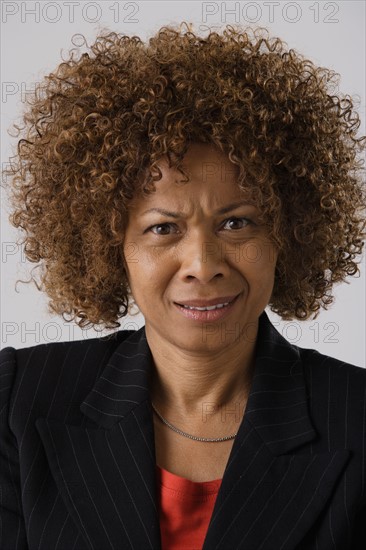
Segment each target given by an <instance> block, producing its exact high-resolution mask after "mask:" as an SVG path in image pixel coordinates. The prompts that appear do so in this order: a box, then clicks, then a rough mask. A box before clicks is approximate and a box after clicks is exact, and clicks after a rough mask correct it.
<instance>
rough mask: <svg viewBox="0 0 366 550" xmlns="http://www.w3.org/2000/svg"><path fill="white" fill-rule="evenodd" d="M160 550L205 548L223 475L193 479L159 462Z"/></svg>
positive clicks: (197, 549)
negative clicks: (215, 477)
mask: <svg viewBox="0 0 366 550" xmlns="http://www.w3.org/2000/svg"><path fill="white" fill-rule="evenodd" d="M156 475H157V481H158V499H159V514H160V532H161V550H202V546H203V541H204V539H205V536H206V532H207V529H208V524H209V522H210V519H211V516H212V511H213V507H214V504H215V501H216V497H217V493H218V492H219V489H220V485H221V481H222V479H214V480H212V481H201V482H196V481H191V480H190V479H186V478H184V477H180V476H177V475H175V474H172V473H171V472H168V470H164V468H160V466H158V465H156Z"/></svg>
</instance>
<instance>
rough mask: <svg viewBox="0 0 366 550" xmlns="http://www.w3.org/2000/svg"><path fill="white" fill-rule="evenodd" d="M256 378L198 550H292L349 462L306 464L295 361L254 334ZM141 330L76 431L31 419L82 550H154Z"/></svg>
mask: <svg viewBox="0 0 366 550" xmlns="http://www.w3.org/2000/svg"><path fill="white" fill-rule="evenodd" d="M258 342H259V343H258V346H257V352H256V365H255V374H254V379H253V383H252V387H251V390H250V394H249V398H248V403H247V408H246V411H245V415H244V418H243V421H242V423H241V425H240V428H239V431H238V435H237V437H236V438H235V441H234V445H233V447H232V450H231V453H230V457H229V460H228V463H227V466H226V469H225V473H224V476H223V480H222V484H221V487H220V490H219V493H218V496H217V499H216V502H215V507H214V510H213V514H212V517H211V521H210V524H209V528H208V531H207V534H206V538H205V542H204V546H203V550H213V549H222V550H224V549H227V548H233V549H239V548H243V550H244V549H245V550H251V549H253V550H254V549H255V550H259V549H261V550H273V548H276V550H280V549H281V550H282V549H283V550H290V549H291V550H293V549H295V547H296V545H298V544H299V542H300V541H301V539H303V538H304V536H305V534H306V533H307V531H308V530H309V529H310V528H311V526H312V524H313V523H314V522H315V520H316V518H317V517H318V516H319V514H320V513H321V511H322V509H323V507H324V505H325V503H326V501H327V500H328V499H329V497H330V495H331V492H332V490H333V488H334V485H335V484H336V482H337V479H338V478H339V476H340V475H341V473H342V470H343V469H344V467H345V465H346V463H347V461H348V459H349V456H350V452H349V451H347V450H345V449H341V450H335V451H331V452H327V453H321V454H312V452H311V445H310V444H309V443H310V442H311V441H312V440H313V439H314V438H315V437H316V436H317V433H316V431H315V429H314V427H313V425H312V423H311V419H310V416H309V411H308V404H307V392H306V385H305V379H304V376H303V371H302V363H301V360H300V356H299V353H298V351H297V348H295V347H294V346H291V345H290V344H289V343H288V342H287V341H286V340H285V339H284V338H282V337H281V336H280V335H279V334H278V332H277V331H276V330H275V328H274V327H273V326H272V325H271V323H270V322H269V320H268V317H267V315H266V314H265V313H263V314H262V316H261V318H260V324H259V334H258ZM152 367H153V359H152V355H151V351H150V348H149V346H148V343H147V340H146V335H145V329H144V327H142V328H141V329H140V330H138V331H136V332H134V333H132V334H131V335H130V336H128V337H127V338H126V339H125V340H124V341H123V342H122V343H121V344H120V345H119V346H118V347H117V348H116V351H115V352H114V353H113V355H112V356H111V358H110V360H109V362H108V364H107V366H106V367H105V369H104V370H103V372H102V374H101V376H100V377H99V378H98V379H97V381H96V383H95V384H94V387H93V388H92V390H91V391H90V393H89V394H88V395H87V397H86V399H85V400H84V402H83V403H82V404H81V405H80V410H81V412H82V413H83V414H84V415H85V416H86V417H87V418H88V425H87V426H86V427H80V426H73V425H68V424H64V423H62V422H56V421H53V420H50V419H48V418H38V419H37V421H36V427H37V430H38V432H39V434H40V437H41V439H42V442H43V445H44V448H45V452H46V455H47V459H48V462H49V466H50V469H51V472H52V475H53V477H54V479H55V482H56V484H57V487H58V490H59V492H60V494H61V495H62V498H63V500H64V501H65V504H66V506H67V508H68V511H69V513H70V515H71V516H72V518H73V519H74V522H75V523H76V524H77V525H78V527H79V529H80V531H81V533H82V534H83V536H84V539H85V542H86V543H87V545H88V547H89V548H92V549H95V550H97V549H99V548H106V549H107V548H112V549H117V548H118V549H119V548H136V549H140V548H144V549H145V548H146V549H148V548H152V549H154V550H159V549H160V548H161V538H160V527H159V513H158V504H157V503H158V488H157V487H156V471H155V465H156V458H155V443H154V427H153V418H152V408H151V402H150V397H149V390H148V388H149V383H148V381H149V375H150V373H151V369H152Z"/></svg>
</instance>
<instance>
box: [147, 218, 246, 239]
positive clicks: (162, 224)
mask: <svg viewBox="0 0 366 550" xmlns="http://www.w3.org/2000/svg"><path fill="white" fill-rule="evenodd" d="M232 221H235V222H238V221H239V222H244V223H243V225H242V227H237V228H235V227H234V231H238V230H240V229H244V228H245V227H246V226H247V225H249V224H251V223H252V222H251V221H250V220H248V218H245V217H240V218H237V217H235V216H234V217H231V218H227V219H226V220H225V225H226V223H228V222H232ZM173 226H175V224H174V223H168V222H165V223H157V224H155V225H150V227H148V228H147V229H146V230H145V231H144V233H147V232H148V231H152V229H155V228H159V227H160V228H161V227H163V228H168V227H173ZM152 233H154V235H161V236H162V237H164V236H167V235H171V233H170V232H169V233H166V232H165V233H164V232H163V233H161V232H155V231H152Z"/></svg>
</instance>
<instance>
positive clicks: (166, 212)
mask: <svg viewBox="0 0 366 550" xmlns="http://www.w3.org/2000/svg"><path fill="white" fill-rule="evenodd" d="M240 206H251V204H250V203H248V202H234V203H232V204H228V205H227V206H224V207H223V208H219V209H218V210H216V211H215V212H214V214H226V213H227V212H230V211H231V210H235V209H236V208H239V207H240ZM149 212H158V213H159V214H163V215H164V216H168V217H170V218H174V219H178V218H181V217H182V214H180V213H179V212H169V210H164V209H163V208H149V209H148V210H145V211H144V212H143V213H142V216H144V215H145V214H148V213H149Z"/></svg>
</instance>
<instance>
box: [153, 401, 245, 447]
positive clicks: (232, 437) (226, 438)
mask: <svg viewBox="0 0 366 550" xmlns="http://www.w3.org/2000/svg"><path fill="white" fill-rule="evenodd" d="M151 405H152V408H153V409H154V411H155V412H156V414H157V415H158V417H159V418H160V420H162V422H164V424H165V425H166V426H168V428H170V429H171V430H173V431H174V432H177V433H178V434H180V435H183V436H184V437H189V438H190V439H194V440H195V441H207V442H216V441H227V440H229V439H234V438H235V437H236V435H237V433H235V434H233V435H227V436H226V437H218V438H211V437H196V436H195V435H190V434H187V433H186V432H182V431H181V430H178V428H176V427H175V426H173V424H170V422H168V421H167V420H166V419H165V418H164V417H163V416H162V415H161V414H160V413H159V412H158V411H157V410H156V408H155V407H154V404H153V403H151Z"/></svg>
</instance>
